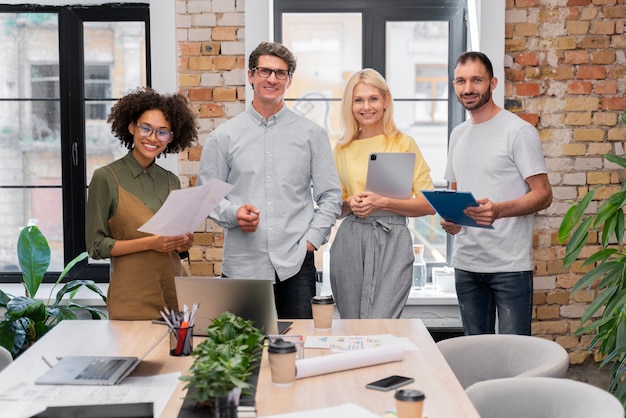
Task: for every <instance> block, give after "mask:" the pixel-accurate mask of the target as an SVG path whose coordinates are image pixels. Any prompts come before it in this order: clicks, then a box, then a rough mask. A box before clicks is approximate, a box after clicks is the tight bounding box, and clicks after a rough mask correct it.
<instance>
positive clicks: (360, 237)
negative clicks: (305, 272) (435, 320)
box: [330, 215, 413, 319]
mask: <svg viewBox="0 0 626 418" xmlns="http://www.w3.org/2000/svg"><path fill="white" fill-rule="evenodd" d="M406 225H407V219H406V217H404V216H379V217H369V218H365V219H362V218H357V217H356V216H354V215H349V216H348V217H346V218H345V219H344V220H343V221H342V223H341V225H340V226H339V229H338V231H337V235H336V236H335V240H334V241H333V244H332V246H331V248H330V285H331V289H332V291H333V295H334V297H335V302H336V304H337V310H338V312H339V315H340V317H341V318H343V319H350V318H398V317H399V316H400V314H401V313H402V309H403V308H404V305H405V304H406V301H407V299H408V297H409V292H410V291H411V279H412V277H413V249H412V248H413V247H412V240H411V233H410V232H409V229H408V227H407V226H406Z"/></svg>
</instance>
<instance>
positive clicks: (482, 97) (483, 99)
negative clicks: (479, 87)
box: [458, 89, 491, 110]
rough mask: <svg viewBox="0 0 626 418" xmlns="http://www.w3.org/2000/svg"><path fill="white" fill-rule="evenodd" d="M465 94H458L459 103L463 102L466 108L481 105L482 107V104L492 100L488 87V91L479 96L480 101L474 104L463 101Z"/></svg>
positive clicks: (469, 108) (476, 107) (475, 107)
mask: <svg viewBox="0 0 626 418" xmlns="http://www.w3.org/2000/svg"><path fill="white" fill-rule="evenodd" d="M462 97H463V96H458V99H459V103H461V105H463V107H464V108H465V109H466V110H476V109H478V108H479V107H481V106H482V105H484V104H485V103H487V102H488V101H489V100H491V90H490V89H487V91H486V92H485V93H482V94H481V95H480V96H479V97H478V101H477V102H476V103H474V104H472V105H471V106H466V105H465V103H464V102H463V100H461V98H462Z"/></svg>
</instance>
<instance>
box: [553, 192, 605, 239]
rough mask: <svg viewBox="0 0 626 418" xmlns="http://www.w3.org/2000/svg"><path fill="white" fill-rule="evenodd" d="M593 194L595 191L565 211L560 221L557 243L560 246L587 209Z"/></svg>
mask: <svg viewBox="0 0 626 418" xmlns="http://www.w3.org/2000/svg"><path fill="white" fill-rule="evenodd" d="M595 193H596V191H595V190H592V191H590V192H589V193H587V194H586V195H585V197H583V198H582V200H581V201H580V202H578V203H577V204H575V205H572V206H571V207H570V208H569V209H568V210H567V212H566V213H565V216H564V217H563V220H562V221H561V226H560V227H559V242H560V243H561V244H563V243H564V242H565V241H566V240H567V238H568V237H569V236H570V234H571V233H572V230H573V229H574V227H575V226H576V225H577V224H578V222H579V221H580V219H581V218H582V217H583V215H584V213H585V210H586V209H587V206H589V203H590V202H591V199H592V198H593V195H594V194H595Z"/></svg>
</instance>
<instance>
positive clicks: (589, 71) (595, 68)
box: [576, 65, 606, 80]
mask: <svg viewBox="0 0 626 418" xmlns="http://www.w3.org/2000/svg"><path fill="white" fill-rule="evenodd" d="M605 77H606V69H605V68H604V67H601V66H599V65H581V66H579V67H578V70H577V71H576V78H577V79H580V80H603V79H604V78H605Z"/></svg>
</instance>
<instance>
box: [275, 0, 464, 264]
mask: <svg viewBox="0 0 626 418" xmlns="http://www.w3.org/2000/svg"><path fill="white" fill-rule="evenodd" d="M283 13H361V15H362V21H361V22H362V26H361V30H362V34H361V36H362V51H361V57H362V68H374V69H375V70H377V71H378V72H379V73H380V74H381V75H382V76H383V77H385V75H386V55H385V53H386V49H385V46H386V23H387V22H388V21H398V22H402V21H416V20H421V21H447V22H448V27H449V31H450V33H449V47H448V80H447V82H448V89H449V92H451V93H450V94H448V99H447V104H448V126H447V138H448V140H449V138H450V133H451V132H452V129H453V128H454V127H455V126H457V125H459V124H461V123H462V122H463V121H464V120H465V117H466V112H465V109H464V108H463V106H462V105H461V104H460V103H459V101H458V100H457V99H456V95H455V94H454V88H453V86H452V80H453V78H454V63H455V61H456V57H457V56H458V55H459V54H461V53H462V52H464V51H465V50H466V49H467V26H468V1H467V0H387V1H384V2H383V1H380V0H299V1H297V2H295V1H292V0H274V9H273V23H274V34H273V35H274V40H275V41H276V42H282V35H283V34H282V32H283V24H282V21H283V19H282V14H283ZM294 100H300V101H306V100H307V99H306V98H298V99H285V101H294ZM316 100H320V99H316ZM328 101H340V99H328ZM394 101H398V102H401V101H412V100H411V99H399V98H394ZM452 241H453V237H452V236H450V235H448V236H447V237H446V248H447V249H451V248H452ZM451 257H452V251H446V263H447V264H450V261H451ZM444 264H445V263H441V262H429V263H428V267H429V271H430V269H432V268H433V267H439V266H442V265H444ZM429 276H430V273H429Z"/></svg>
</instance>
